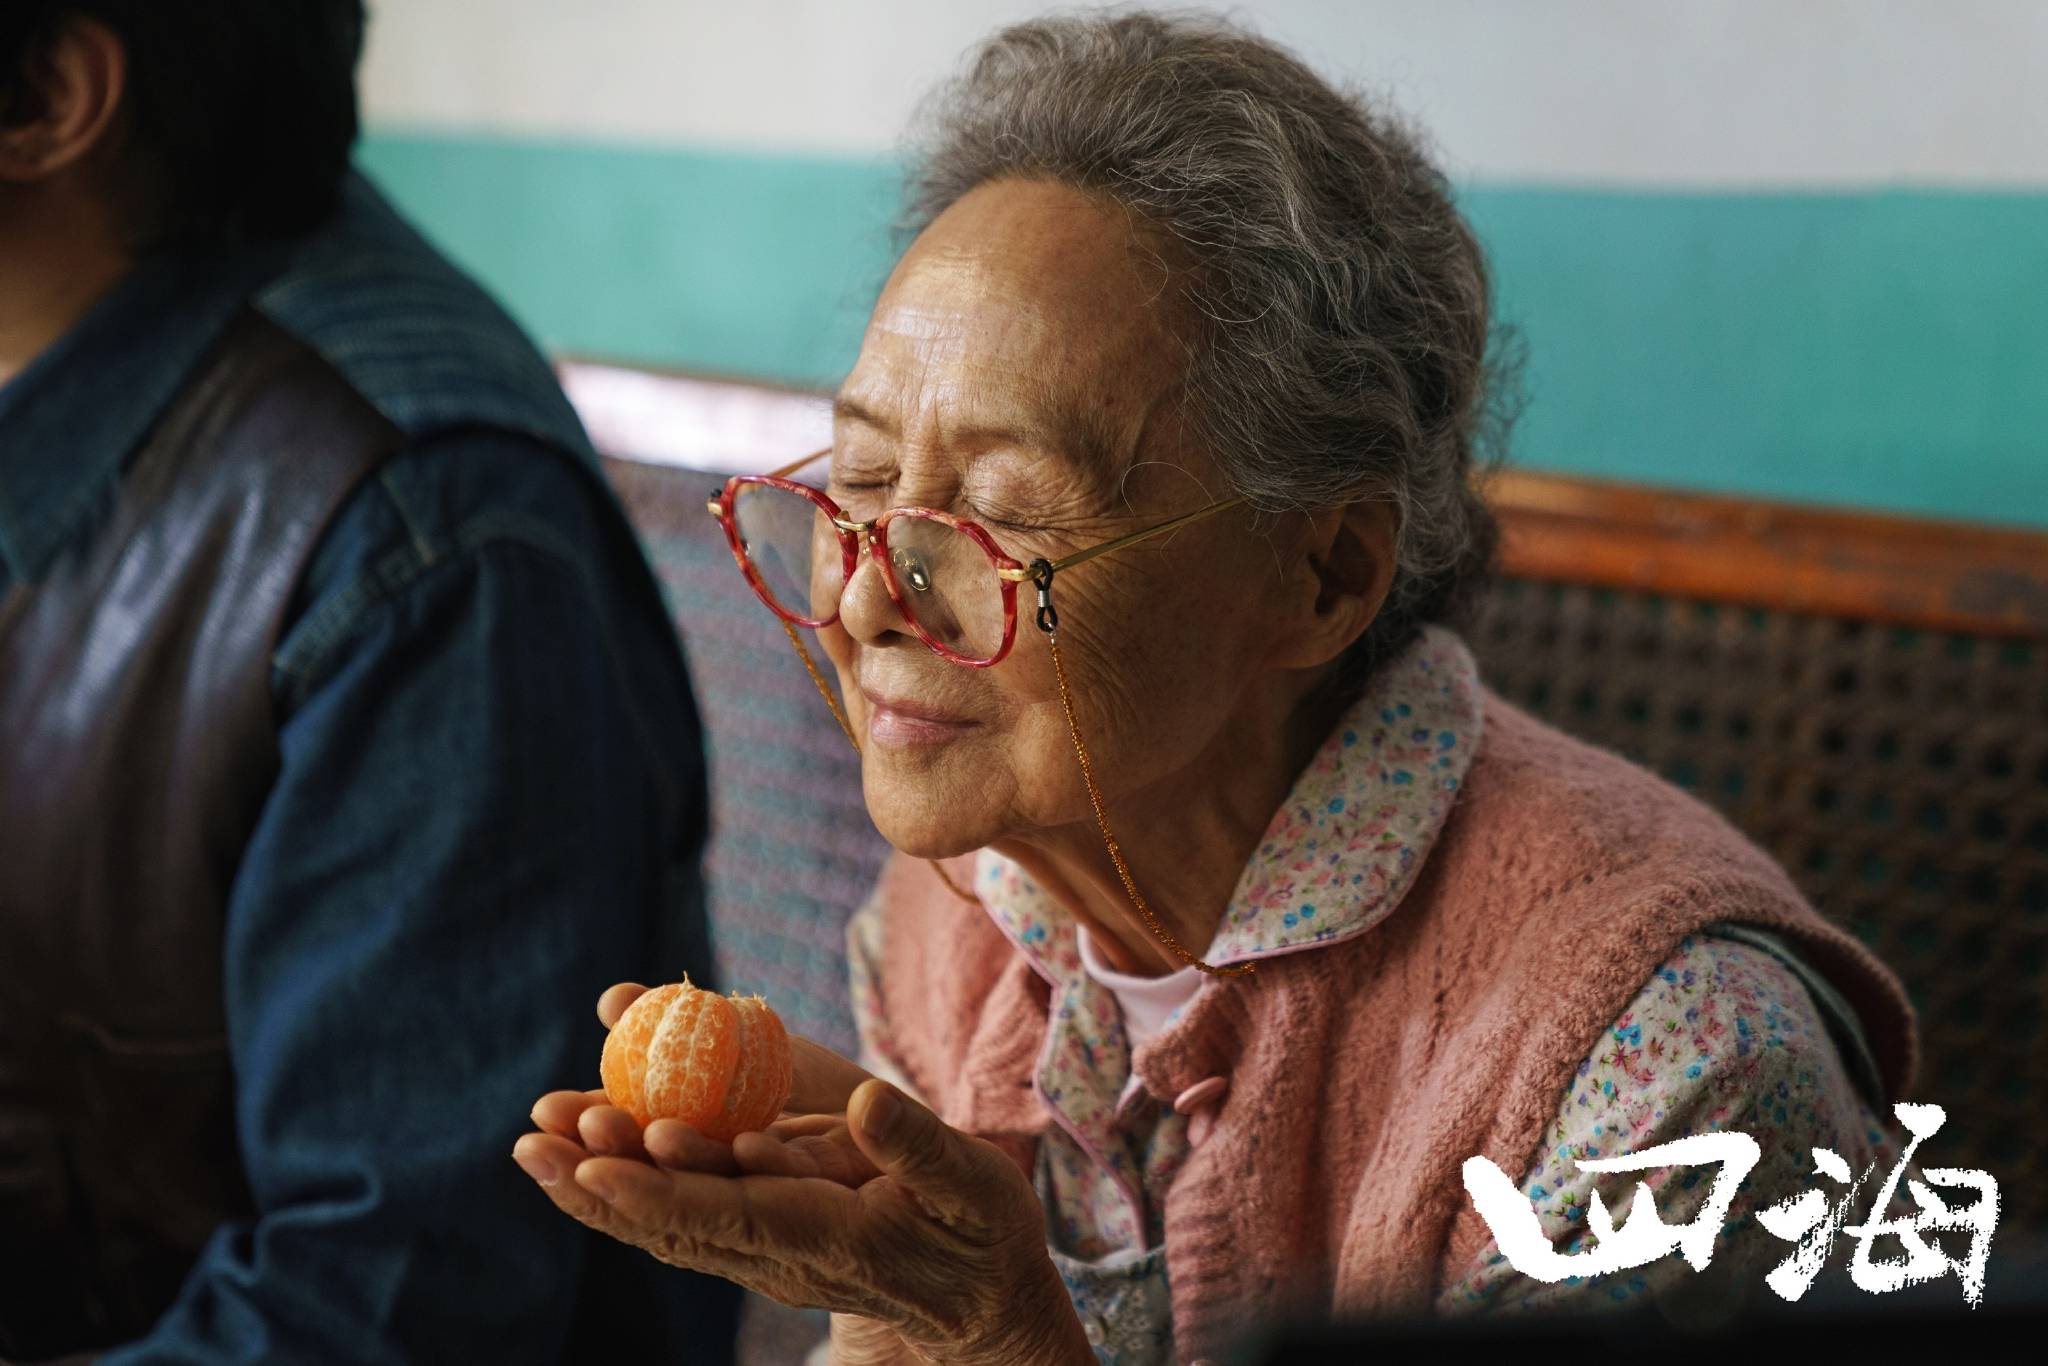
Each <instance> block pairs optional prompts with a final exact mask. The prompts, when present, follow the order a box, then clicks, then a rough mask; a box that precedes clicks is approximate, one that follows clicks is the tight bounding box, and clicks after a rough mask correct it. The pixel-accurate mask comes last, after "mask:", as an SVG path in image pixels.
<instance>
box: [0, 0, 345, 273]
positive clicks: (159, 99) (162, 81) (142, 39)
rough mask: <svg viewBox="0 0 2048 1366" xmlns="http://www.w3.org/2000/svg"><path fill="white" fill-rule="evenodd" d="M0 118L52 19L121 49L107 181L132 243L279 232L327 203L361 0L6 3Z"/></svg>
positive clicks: (341, 154) (295, 229)
mask: <svg viewBox="0 0 2048 1366" xmlns="http://www.w3.org/2000/svg"><path fill="white" fill-rule="evenodd" d="M0 11H4V13H0V117H5V118H9V119H15V118H20V117H22V116H23V114H24V113H25V112H26V109H25V102H26V100H27V99H28V98H29V97H30V89H31V86H32V80H31V70H32V67H33V65H34V63H35V62H36V61H37V59H38V58H39V56H40V55H41V53H42V52H43V50H44V49H45V47H46V46H47V45H48V44H49V42H50V41H51V40H52V39H53V38H54V37H55V35H56V34H57V32H58V31H59V27H60V25H62V24H63V23H64V22H65V21H66V20H68V19H72V18H85V19H96V20H98V21H99V22H100V23H103V24H105V25H106V26H107V27H108V28H109V29H111V30H113V32H114V33H115V34H116V35H117V36H118V37H119V38H120V40H121V45H122V47H123V48H125V49H126V51H127V54H128V89H127V94H126V96H125V99H126V120H125V123H126V130H127V137H126V145H125V146H124V147H123V148H122V149H121V157H120V162H119V165H120V176H119V184H118V186H117V188H118V189H119V191H120V192H121V193H123V194H124V195H125V196H127V197H128V198H130V199H131V200H132V202H133V205H134V216H135V224H134V236H135V238H136V240H137V244H138V245H142V246H155V245H168V244H174V243H176V244H218V243H228V242H233V241H235V240H237V239H241V238H247V237H288V236H292V235H295V234H297V233H300V232H304V231H305V230H307V229H308V228H311V227H312V226H313V225H314V224H316V223H318V222H319V221H320V220H321V219H322V218H324V217H326V216H327V215H328V214H329V213H330V212H332V210H333V208H334V204H335V200H336V196H337V195H338V193H339V191H340V187H341V181H342V177H343V175H344V174H345V173H346V171H347V169H348V162H349V153H350V150H351V149H352V148H353V147H354V145H355V140H356V90H355V71H356V61H357V58H358V57H359V56H360V55H361V53H362V44H363V23H364V19H363V0H5V4H4V5H0Z"/></svg>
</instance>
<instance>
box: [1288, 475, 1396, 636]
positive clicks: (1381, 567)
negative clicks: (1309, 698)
mask: <svg viewBox="0 0 2048 1366" xmlns="http://www.w3.org/2000/svg"><path fill="white" fill-rule="evenodd" d="M1394 539H1395V513H1394V505H1393V504H1392V503H1388V502H1384V501H1379V500H1372V501H1366V502H1358V503H1351V504H1348V505H1346V506H1344V507H1339V508H1331V509H1329V510H1327V511H1324V512H1319V513H1315V514H1313V515H1311V516H1309V517H1308V518H1307V529H1306V532H1305V534H1304V535H1303V538H1302V540H1301V542H1300V544H1301V558H1300V560H1299V561H1298V563H1297V564H1296V566H1295V571H1294V573H1293V574H1292V575H1290V576H1289V582H1288V591H1287V592H1286V593H1285V594H1284V596H1283V599H1282V600H1283V602H1284V603H1285V604H1286V607H1285V609H1284V610H1285V612H1286V615H1287V620H1285V621H1284V622H1283V623H1281V629H1280V632H1279V639H1278V640H1276V641H1275V657H1274V660H1273V662H1274V663H1275V664H1276V665H1278V666H1280V667H1281V668H1295V669H1313V668H1318V667H1320V666H1322V665H1324V664H1327V663H1329V662H1330V661H1331V660H1333V659H1335V658H1336V657H1337V656H1338V655H1340V654H1342V653H1343V652H1344V650H1345V649H1346V647H1348V646H1349V645H1350V644H1351V642H1352V641H1354V640H1357V639H1358V638H1359V637H1360V636H1361V635H1364V634H1365V629H1366V627H1368V626H1370V625H1372V621H1373V618H1374V617H1376V616H1378V615H1379V611H1380V607H1381V605H1382V604H1384V603H1385V602H1386V600H1387V592H1388V590H1389V589H1390V588H1392V586H1393V583H1394Z"/></svg>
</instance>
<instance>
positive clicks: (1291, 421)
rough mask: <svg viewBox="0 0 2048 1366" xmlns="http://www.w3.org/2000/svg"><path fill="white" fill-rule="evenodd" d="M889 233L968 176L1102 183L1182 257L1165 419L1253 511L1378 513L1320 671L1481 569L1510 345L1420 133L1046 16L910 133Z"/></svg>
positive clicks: (1321, 88) (1332, 96)
mask: <svg viewBox="0 0 2048 1366" xmlns="http://www.w3.org/2000/svg"><path fill="white" fill-rule="evenodd" d="M909 152H910V156H909V163H910V167H911V170H910V182H909V186H908V191H907V194H906V200H905V203H906V207H905V210H904V214H903V217H902V219H901V220H900V221H899V223H898V233H899V239H900V240H901V241H903V242H907V241H908V239H910V238H911V237H914V236H915V235H916V234H917V233H918V232H921V231H922V230H923V229H924V228H925V227H926V226H927V225H929V224H930V223H931V221H932V220H933V219H934V218H936V217H938V215H939V214H940V213H942V212H943V211H944V210H945V209H946V208H947V207H948V206H949V205H951V204H952V203H953V202H954V201H956V200H958V199H959V198H961V197H962V196H963V195H965V194H967V193H968V192H969V191H970V190H973V189H974V188H975V187H977V186H979V185H982V184H984V183H986V182H989V181H993V180H998V179H1003V178H1033V179H1049V180H1053V181H1056V182H1059V183H1062V184H1067V185H1071V186H1073V187H1075V188H1077V189H1081V190H1084V191H1089V192H1093V193H1098V194H1102V195H1106V196H1108V197H1109V198H1110V199H1111V200H1113V201H1115V202H1118V203H1120V204H1122V205H1124V206H1125V207H1126V208H1127V209H1129V210H1131V211H1133V212H1135V213H1136V214H1137V215H1139V217H1140V218H1141V219H1142V220H1144V221H1145V222H1146V223H1148V224H1149V225H1150V226H1151V227H1152V228H1154V229H1155V230H1159V231H1162V232H1164V233H1165V234H1167V235H1168V236H1169V237H1170V238H1171V239H1172V240H1173V241H1174V242H1175V243H1177V245H1178V248H1179V254H1180V255H1181V256H1182V257H1183V259H1184V261H1185V262H1187V263H1190V264H1191V265H1192V269H1187V270H1184V271H1183V272H1181V275H1180V278H1179V283H1178V288H1179V291H1180V293H1181V295H1182V297H1183V298H1184V299H1185V301H1186V303H1187V304H1188V305H1190V306H1191V308H1190V311H1189V313H1188V316H1189V317H1190V318H1192V319H1195V320H1197V321H1196V324H1195V326H1196V329H1197V330H1198V332H1199V335H1198V336H1196V337H1193V338H1189V339H1188V370H1187V374H1186V377H1185V381H1184V385H1183V416H1184V418H1185V420H1186V422H1187V424H1188V429H1189V430H1190V432H1191V433H1192V434H1193V435H1194V437H1195V439H1197V440H1198V441H1200V442H1202V443H1203V444H1204V445H1205V446H1206V448H1207V449H1208V450H1209V451H1210V452H1211V453H1212V454H1213V455H1214V456H1215V458H1216V459H1217V462H1218V464H1219V465H1220V466H1221V467H1222V469H1223V470H1224V471H1225V474H1226V477H1227V478H1228V479H1229V481H1230V483H1231V485H1232V487H1233V490H1234V491H1235V492H1236V493H1238V494H1241V495H1243V496H1244V497H1245V499H1246V500H1247V501H1248V502H1249V503H1251V504H1252V505H1253V506H1254V507H1255V508H1257V509H1259V510H1261V511H1264V512H1280V511H1286V510H1302V511H1316V510H1321V509H1326V508H1330V507H1334V506H1340V505H1343V504H1347V503H1351V502H1356V501H1359V500H1364V499H1384V500H1387V501H1390V502H1391V503H1392V504H1393V505H1394V509H1395V512H1396V515H1397V518H1398V523H1397V525H1398V528H1399V531H1398V540H1397V547H1398V548H1397V556H1396V567H1395V573H1394V581H1393V587H1392V589H1391V591H1390V593H1389V595H1388V599H1387V602H1386V604H1385V605H1384V606H1383V608H1382V609H1381V611H1380V614H1379V616H1378V618H1377V619H1376V620H1375V621H1374V622H1373V624H1372V625H1371V626H1370V627H1369V628H1368V629H1367V631H1366V632H1365V633H1364V634H1363V635H1362V636H1361V637H1360V638H1359V640H1358V641H1357V642H1356V643H1355V644H1354V645H1353V646H1352V647H1351V648H1350V649H1349V650H1348V651H1347V652H1346V654H1345V655H1344V657H1343V658H1342V660H1340V661H1339V664H1338V667H1337V668H1336V669H1335V670H1334V671H1333V672H1332V676H1331V680H1330V685H1331V688H1332V689H1333V691H1334V692H1335V693H1336V694H1337V695H1339V696H1342V697H1351V696H1355V695H1356V694H1357V693H1358V692H1359V691H1361V690H1362V689H1363V688H1364V686H1365V684H1366V682H1367V680H1368V679H1369V678H1370V677H1371V675H1372V673H1373V672H1374V670H1375V669H1376V668H1377V667H1378V666H1379V665H1380V663H1382V662H1383V661H1384V660H1386V659H1387V658H1389V657H1390V656H1392V655H1393V654H1394V653H1395V652H1396V651H1398V650H1399V649H1401V648H1402V647H1403V646H1404V645H1406V644H1407V643H1408V642H1409V641H1411V640H1412V639H1413V638H1414V636H1415V635H1416V634H1417V632H1418V631H1419V630H1420V629H1421V627H1422V625H1423V624H1424V623H1426V622H1432V621H1455V620H1456V619H1457V618H1458V617H1459V616H1460V615H1461V613H1462V612H1463V611H1464V609H1466V608H1467V607H1468V606H1469V604H1470V601H1471V599H1472V598H1473V597H1474V596H1475V594H1476V590H1477V589H1478V588H1479V587H1480V586H1481V585H1482V584H1483V583H1484V582H1485V580H1486V578H1487V577H1488V575H1489V574H1490V572H1491V568H1492V563H1493V555H1494V547H1495V542H1496V539H1497V532H1496V528H1495V524H1494V520H1493V517H1492V514H1491V513H1490V512H1489V511H1488V510H1487V507H1486V504H1485V503H1484V501H1483V500H1482V499H1481V498H1480V496H1479V494H1478V492H1477V490H1476V488H1475V474H1476V472H1477V469H1478V468H1479V467H1484V466H1490V465H1491V464H1492V463H1494V461H1495V459H1496V458H1497V454H1496V453H1497V452H1498V451H1500V450H1501V449H1502V448H1503V447H1504V444H1505V441H1506V436H1507V430H1508V427H1509V425H1510V424H1511V422H1512V412H1511V411H1510V402H1509V395H1510V391H1511V390H1512V388H1513V386H1512V384H1511V382H1510V381H1511V379H1512V374H1513V372H1514V370H1515V369H1516V367H1515V365H1514V364H1513V363H1512V361H1511V359H1510V358H1509V356H1508V352H1509V351H1510V350H1511V349H1512V347H1513V345H1514V342H1515V338H1514V337H1513V335H1512V334H1511V333H1509V332H1507V331H1505V330H1503V329H1498V328H1492V329H1490V309H1489V302H1488V292H1489V291H1488V280H1487V270H1486V263H1485V259H1484V256H1483V254H1482V252H1481V250H1480V247H1479V244H1478V241H1477V240H1476V239H1475V238H1474V236H1473V234H1472V231H1471V229H1470V228H1469V227H1468V226H1467V225H1466V223H1465V221H1464V220H1463V218H1461V217H1460V216H1459V214H1458V211H1457V209H1456V208H1455V207H1454V206H1453V204H1452V202H1451V195H1450V190H1449V186H1448V183H1447V182H1446V180H1445V179H1444V177H1443V175H1442V174H1441V173H1440V172H1439V171H1438V170H1437V169H1436V168H1435V167H1434V166H1433V165H1432V164H1431V163H1430V161H1429V160H1428V158H1427V157H1426V155H1425V153H1424V151H1423V147H1422V144H1421V141H1420V139H1419V137H1418V136H1417V135H1416V134H1415V133H1413V132H1411V131H1410V130H1408V129H1407V128H1406V127H1404V126H1403V125H1402V124H1400V123H1399V122H1398V121H1397V120H1396V119H1395V118H1394V117H1393V116H1392V115H1391V114H1390V113H1388V112H1386V111H1384V110H1381V109H1378V108H1375V107H1373V106H1372V104H1370V103H1369V102H1368V101H1367V100H1366V99H1364V98H1363V97H1362V96H1360V95H1358V94H1356V93H1340V92H1339V91H1338V90H1335V89H1333V88H1332V87H1331V86H1329V85H1327V84H1325V83H1324V82H1323V81H1322V80H1321V79H1319V78H1318V77H1317V76H1316V75H1315V74H1314V73H1313V72H1311V71H1310V70H1309V69H1308V68H1307V67H1306V66H1305V65H1303V64H1302V62H1301V61H1299V60H1298V59H1297V58H1296V57H1294V56H1293V55H1292V54H1291V53H1289V52H1287V51H1286V50H1285V49H1283V48H1280V47H1278V46H1276V45H1274V44H1272V43H1270V42H1267V41H1266V40H1264V39H1261V38H1259V37H1256V36H1254V35H1253V34H1251V33H1249V32H1246V31H1245V30H1243V29H1241V28H1238V27H1236V26H1234V25H1233V24H1231V23H1229V22H1228V21H1226V20H1224V19H1222V18H1220V17H1217V16H1213V15H1206V14H1199V13H1171V14H1163V13H1154V12H1143V11H1140V12H1121V13H1114V14H1103V13H1092V14H1086V15H1070V16H1052V17H1047V18H1041V19H1036V20H1032V21H1030V22H1027V23H1021V24H1017V25H1015V26H1013V27H1010V28H1006V29H1004V30H1002V31H1000V32H999V33H997V34H996V35H995V36H994V37H992V38H990V39H988V40H987V41H986V42H985V43H983V44H982V46H981V47H980V48H978V49H977V50H976V51H975V52H974V53H973V54H972V56H971V60H970V61H969V62H968V64H967V66H966V68H965V70H964V72H963V73H962V74H961V75H959V76H958V77H956V78H955V79H953V80H950V81H948V82H947V83H945V84H943V85H941V86H940V87H939V88H938V89H937V90H935V91H934V92H933V93H932V94H931V95H930V96H929V97H927V99H926V101H925V103H924V104H923V105H922V106H921V107H920V110H919V113H918V116H917V118H916V119H915V120H914V121H913V123H912V126H911V135H910V147H909Z"/></svg>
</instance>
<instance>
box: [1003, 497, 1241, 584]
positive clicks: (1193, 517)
mask: <svg viewBox="0 0 2048 1366" xmlns="http://www.w3.org/2000/svg"><path fill="white" fill-rule="evenodd" d="M1243 501H1244V499H1243V498H1225V499H1224V500H1223V501H1222V502H1219V503H1211V504H1209V506H1207V507H1205V508H1196V509H1195V510H1194V511H1193V512H1183V513H1182V514H1181V515H1180V516H1178V517H1175V518H1173V519H1172V520H1171V521H1166V522H1161V523H1160V524H1159V525H1158V526H1148V527H1146V528H1145V529H1144V530H1142V531H1133V532H1132V533H1131V534H1130V535H1128V536H1119V537H1117V538H1116V539H1115V540H1113V541H1104V542H1103V543H1102V544H1101V545H1091V546H1089V547H1088V548H1087V549H1086V550H1077V551H1075V552H1074V553H1073V554H1071V555H1068V556H1066V557H1065V558H1063V559H1058V560H1054V561H1053V562H1052V570H1053V572H1054V573H1058V572H1059V571H1060V570H1062V569H1068V568H1071V567H1072V566H1074V565H1077V564H1080V563H1081V562H1083V561H1084V560H1092V559H1094V558H1095V557H1096V556H1097V555H1107V554H1108V553H1109V552H1110V551H1112V550H1121V549H1123V548H1124V547H1125V546H1127V545H1136V544H1137V543H1138V542H1139V541H1142V540H1144V539H1145V538H1147V537H1148V536H1159V535H1163V534H1164V533H1166V532H1169V531H1172V530H1173V529H1174V528H1175V527H1182V526H1186V525H1187V524H1188V523H1189V522H1196V521H1200V520H1201V519H1202V518H1204V517H1207V516H1209V515H1211V514H1212V513H1217V512H1221V511H1223V510H1224V509H1225V508H1231V507H1236V506H1237V505H1238V504H1239V503H1242V502H1243ZM996 573H998V574H1000V575H1001V576H1002V577H1003V578H1006V579H1010V580H1013V581H1015V582H1018V583H1023V582H1026V581H1028V580H1029V579H1031V578H1032V577H1033V575H1032V573H1031V570H1030V568H1029V567H1026V568H1022V569H998V570H997V571H996Z"/></svg>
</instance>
